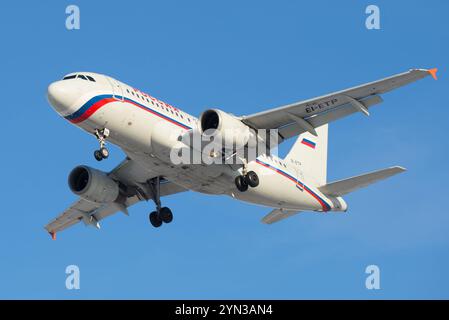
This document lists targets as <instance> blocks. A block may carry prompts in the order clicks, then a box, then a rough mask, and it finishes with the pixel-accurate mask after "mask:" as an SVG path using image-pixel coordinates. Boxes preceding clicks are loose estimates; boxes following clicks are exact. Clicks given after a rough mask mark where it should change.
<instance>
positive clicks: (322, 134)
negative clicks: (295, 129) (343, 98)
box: [285, 124, 328, 186]
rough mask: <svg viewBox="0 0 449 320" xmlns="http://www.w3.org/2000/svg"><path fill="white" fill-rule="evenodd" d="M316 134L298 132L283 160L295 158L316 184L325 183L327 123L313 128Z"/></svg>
mask: <svg viewBox="0 0 449 320" xmlns="http://www.w3.org/2000/svg"><path fill="white" fill-rule="evenodd" d="M315 131H316V133H317V136H314V135H313V134H311V133H309V132H305V133H303V134H300V135H299V137H298V139H297V140H296V142H295V144H294V145H293V147H292V149H291V150H290V152H289V153H288V154H287V156H286V157H285V160H288V161H290V159H292V160H296V161H299V162H300V163H301V169H302V170H303V171H304V172H307V175H308V176H309V175H310V177H309V178H310V179H312V180H313V181H314V182H315V183H316V184H317V185H318V186H322V185H325V184H326V176H327V140H328V125H327V124H325V125H322V126H321V127H318V128H316V129H315Z"/></svg>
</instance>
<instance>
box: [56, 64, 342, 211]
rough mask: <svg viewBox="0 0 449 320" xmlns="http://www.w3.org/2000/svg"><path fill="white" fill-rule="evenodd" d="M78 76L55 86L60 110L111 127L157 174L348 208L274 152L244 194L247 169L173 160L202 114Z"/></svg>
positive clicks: (287, 205)
mask: <svg viewBox="0 0 449 320" xmlns="http://www.w3.org/2000/svg"><path fill="white" fill-rule="evenodd" d="M78 74H79V75H84V77H85V79H83V78H80V77H77V78H72V79H67V80H61V81H56V82H54V83H52V84H51V85H50V86H49V89H48V97H49V101H50V103H51V104H52V106H53V107H54V108H55V110H56V111H57V112H58V113H59V114H60V115H61V116H63V117H64V118H65V119H67V120H68V121H70V122H71V123H72V124H74V125H76V126H78V127H80V128H82V129H83V130H85V131H87V132H88V133H90V134H93V133H94V131H95V130H96V129H100V128H108V129H109V131H110V136H109V137H108V141H109V142H111V143H113V144H115V145H117V146H119V147H120V148H122V149H123V150H124V151H125V153H126V154H127V155H128V157H129V158H131V159H133V160H135V161H136V162H138V163H139V164H140V165H141V166H142V167H143V168H145V169H146V170H148V171H150V172H154V173H155V175H160V176H163V177H165V178H167V179H168V180H170V181H172V182H174V183H176V184H179V185H181V186H183V187H185V188H188V189H191V190H194V191H197V192H202V193H208V194H227V195H230V196H232V197H234V198H237V199H240V200H243V201H247V202H251V203H255V204H260V205H264V206H269V207H274V208H283V209H291V210H298V211H299V210H308V211H324V212H326V211H342V210H344V209H345V208H343V207H342V203H341V202H340V200H339V199H335V198H329V197H326V196H325V195H324V194H322V193H321V192H320V191H319V190H318V189H317V188H316V187H315V186H314V183H313V180H312V177H308V176H307V172H302V171H301V168H300V167H299V165H298V164H295V163H286V162H284V160H282V159H279V158H277V157H274V156H271V157H268V156H260V157H258V158H257V160H255V161H251V162H249V163H248V170H252V171H255V172H256V173H257V175H258V176H259V180H260V184H259V186H258V187H256V188H250V189H249V190H248V191H246V192H239V191H238V190H237V189H236V187H235V185H234V182H233V181H234V179H235V177H236V176H238V175H239V174H240V173H241V170H242V169H241V168H237V167H233V166H230V165H224V164H222V165H206V164H190V165H175V164H173V163H172V162H171V161H170V158H169V156H168V155H169V152H170V149H171V147H172V145H173V143H174V142H175V141H177V138H178V137H179V136H182V135H184V134H185V133H186V132H187V131H189V130H194V129H196V128H197V125H198V124H197V123H198V119H197V118H195V117H194V116H191V115H189V114H187V113H185V112H183V111H181V110H179V109H177V108H175V107H173V106H171V105H169V104H167V103H164V102H162V101H160V100H157V99H155V98H154V97H152V96H150V95H148V94H145V93H143V92H141V91H139V90H137V89H134V88H132V87H130V86H128V85H126V84H124V83H122V82H120V81H117V80H115V79H113V78H110V77H107V76H105V75H101V74H96V73H89V72H80V73H78ZM73 75H75V74H73ZM87 76H89V77H90V78H91V79H93V80H94V81H92V80H89V79H87ZM66 77H69V78H70V77H71V75H68V76H66ZM298 177H300V178H299V180H298Z"/></svg>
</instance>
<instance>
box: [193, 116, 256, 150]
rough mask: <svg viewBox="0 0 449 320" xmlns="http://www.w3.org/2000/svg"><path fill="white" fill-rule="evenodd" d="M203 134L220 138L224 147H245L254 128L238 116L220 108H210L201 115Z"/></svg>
mask: <svg viewBox="0 0 449 320" xmlns="http://www.w3.org/2000/svg"><path fill="white" fill-rule="evenodd" d="M200 130H201V134H203V135H205V136H215V137H217V138H220V139H221V141H222V142H223V144H224V147H225V148H227V149H229V148H230V147H232V146H234V147H233V148H235V149H241V148H243V147H244V146H245V145H246V144H247V143H248V141H249V140H250V138H252V137H253V133H252V130H251V129H250V128H249V127H248V126H247V125H245V124H244V123H243V122H241V121H240V120H239V119H237V118H236V117H234V116H232V115H230V114H229V113H226V112H224V111H221V110H218V109H209V110H206V111H204V112H203V113H202V114H201V116H200Z"/></svg>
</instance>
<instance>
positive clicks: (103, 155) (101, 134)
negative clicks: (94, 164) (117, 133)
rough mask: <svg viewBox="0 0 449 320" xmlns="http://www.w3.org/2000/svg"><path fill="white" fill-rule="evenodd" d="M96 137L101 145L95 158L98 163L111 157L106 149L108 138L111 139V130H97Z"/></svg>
mask: <svg viewBox="0 0 449 320" xmlns="http://www.w3.org/2000/svg"><path fill="white" fill-rule="evenodd" d="M95 137H97V140H98V143H99V144H100V149H98V150H95V152H94V157H95V159H96V160H97V161H101V160H103V159H107V158H108V157H109V150H108V149H107V148H106V147H105V145H106V138H107V137H109V129H107V128H104V129H101V130H99V129H96V130H95Z"/></svg>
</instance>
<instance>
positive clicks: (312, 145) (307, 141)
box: [301, 138, 316, 149]
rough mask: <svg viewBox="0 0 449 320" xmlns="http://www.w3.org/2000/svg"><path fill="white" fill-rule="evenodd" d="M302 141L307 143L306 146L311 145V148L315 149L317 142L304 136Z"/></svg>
mask: <svg viewBox="0 0 449 320" xmlns="http://www.w3.org/2000/svg"><path fill="white" fill-rule="evenodd" d="M301 143H302V144H305V145H306V146H308V147H310V148H312V149H315V146H316V143H315V142H313V141H310V140H308V139H306V138H303V139H302V141H301Z"/></svg>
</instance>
